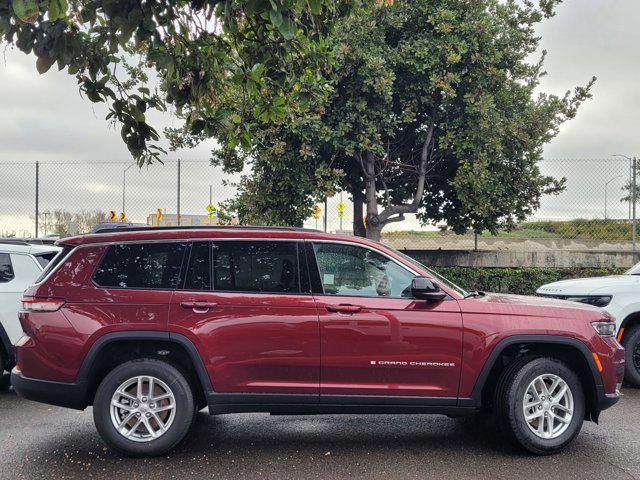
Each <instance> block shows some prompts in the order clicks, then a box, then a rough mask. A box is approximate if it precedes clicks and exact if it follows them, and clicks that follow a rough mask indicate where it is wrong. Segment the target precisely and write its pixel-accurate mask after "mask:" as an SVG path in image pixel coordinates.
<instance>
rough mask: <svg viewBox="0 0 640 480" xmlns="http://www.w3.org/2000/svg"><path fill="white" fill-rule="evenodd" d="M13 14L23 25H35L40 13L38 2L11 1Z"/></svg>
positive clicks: (29, 0) (31, 0)
mask: <svg viewBox="0 0 640 480" xmlns="http://www.w3.org/2000/svg"><path fill="white" fill-rule="evenodd" d="M12 4H13V12H14V13H15V14H16V17H18V18H19V19H20V20H21V21H22V22H24V23H31V24H33V23H36V20H37V19H38V15H39V14H40V11H39V10H38V0H13V2H12Z"/></svg>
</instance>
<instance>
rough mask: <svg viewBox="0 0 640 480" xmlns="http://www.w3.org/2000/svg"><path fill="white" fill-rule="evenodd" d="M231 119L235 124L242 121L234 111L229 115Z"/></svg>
mask: <svg viewBox="0 0 640 480" xmlns="http://www.w3.org/2000/svg"><path fill="white" fill-rule="evenodd" d="M231 121H232V122H233V123H235V124H236V125H237V124H239V123H240V122H242V118H241V117H240V115H238V114H237V113H234V114H233V115H231Z"/></svg>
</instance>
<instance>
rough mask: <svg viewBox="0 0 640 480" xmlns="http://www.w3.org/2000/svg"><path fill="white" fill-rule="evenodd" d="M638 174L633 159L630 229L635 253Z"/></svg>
mask: <svg viewBox="0 0 640 480" xmlns="http://www.w3.org/2000/svg"><path fill="white" fill-rule="evenodd" d="M637 173H638V164H637V160H636V157H633V179H632V180H633V183H632V184H631V201H632V202H633V204H632V215H633V220H632V222H633V223H632V229H633V234H632V235H633V251H634V252H636V249H637V243H638V237H637V235H638V229H637V226H636V202H637V200H638V199H637V197H636V175H637Z"/></svg>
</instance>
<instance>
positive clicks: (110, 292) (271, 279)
mask: <svg viewBox="0 0 640 480" xmlns="http://www.w3.org/2000/svg"><path fill="white" fill-rule="evenodd" d="M60 245H62V246H63V248H64V251H63V253H62V254H61V255H63V256H64V258H63V259H62V260H61V261H60V262H58V264H57V265H56V266H55V267H54V268H52V269H51V270H50V271H49V272H47V273H46V275H45V276H44V278H43V279H42V280H41V281H40V282H39V283H37V284H35V285H33V286H32V287H31V288H29V289H28V290H27V291H26V292H25V296H24V299H23V310H22V311H21V313H20V320H21V323H22V326H23V329H24V332H25V335H24V336H23V337H22V338H21V339H20V340H19V341H18V343H17V345H16V354H17V366H16V367H15V368H14V370H13V372H12V382H13V385H14V386H15V390H16V391H17V392H18V394H19V395H21V396H22V397H24V398H27V399H32V400H37V401H41V402H45V403H50V404H54V405H61V406H66V407H71V408H76V409H84V408H86V407H87V406H89V405H93V416H94V420H95V424H96V427H97V429H98V431H99V433H100V434H101V436H102V438H103V439H104V440H105V441H106V443H107V444H109V445H110V446H111V447H113V448H115V449H117V450H119V451H121V452H123V453H125V454H129V455H135V456H152V455H159V454H161V453H163V452H166V451H168V450H169V449H171V448H173V447H175V446H176V445H177V444H178V443H179V442H180V441H181V440H182V439H183V438H184V436H185V435H186V433H187V431H188V430H189V428H190V426H191V425H192V423H193V422H194V419H195V414H196V412H197V411H199V410H201V409H202V408H205V407H208V409H209V412H210V413H211V414H223V413H236V412H270V413H274V414H296V415H299V414H334V413H371V414H373V413H410V414H419V413H438V414H446V415H450V416H460V415H469V414H474V413H477V412H479V411H480V410H481V409H487V410H492V411H493V413H494V414H495V417H496V419H497V421H498V423H499V425H500V427H501V428H502V429H503V431H504V432H505V433H506V434H507V435H508V436H509V437H511V438H512V439H513V440H515V441H516V442H517V443H519V444H520V445H521V446H522V447H524V448H526V449H528V450H529V451H531V452H534V453H536V454H548V453H553V452H557V451H559V450H561V449H562V448H563V447H565V446H566V445H567V444H568V443H569V442H571V441H572V439H573V438H574V437H575V436H576V435H577V434H578V432H579V431H580V428H581V426H582V423H583V420H584V419H587V420H594V421H597V419H598V416H599V414H600V412H601V411H602V410H604V409H605V408H608V407H610V406H611V405H613V404H614V403H615V402H616V401H617V400H618V399H619V396H620V393H619V388H620V384H621V382H622V376H623V370H624V350H623V349H622V347H621V346H620V345H619V344H618V342H617V341H616V339H615V338H614V337H613V328H614V325H613V323H612V322H611V317H609V315H608V314H607V313H606V312H603V311H602V310H600V309H598V308H595V307H593V306H589V305H582V304H576V303H569V302H564V301H560V300H553V299H541V298H528V297H518V296H508V295H494V294H479V293H467V292H464V291H463V290H461V289H459V288H457V287H456V286H454V285H452V284H451V283H449V282H448V281H446V280H444V279H443V278H441V277H439V276H437V275H436V274H435V273H433V272H432V271H430V270H429V269H428V268H426V267H424V266H423V265H421V264H420V263H417V262H416V261H414V260H412V259H410V258H408V257H406V256H404V255H402V254H400V253H398V252H396V251H394V250H391V249H389V248H388V247H385V246H384V245H381V244H378V243H375V242H371V241H368V240H366V239H362V238H350V237H341V236H335V235H329V234H325V233H320V232H315V231H306V230H297V229H275V228H272V229H267V228H239V227H232V228H208V229H136V230H129V231H119V232H109V233H101V234H94V235H86V236H82V237H75V238H69V239H65V240H63V241H61V243H60Z"/></svg>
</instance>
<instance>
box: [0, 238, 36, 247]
mask: <svg viewBox="0 0 640 480" xmlns="http://www.w3.org/2000/svg"><path fill="white" fill-rule="evenodd" d="M0 243H1V244H3V245H30V244H29V242H27V241H25V240H21V239H19V238H0Z"/></svg>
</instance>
